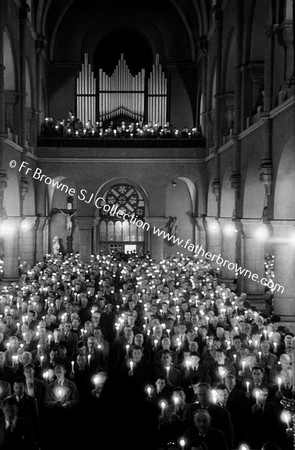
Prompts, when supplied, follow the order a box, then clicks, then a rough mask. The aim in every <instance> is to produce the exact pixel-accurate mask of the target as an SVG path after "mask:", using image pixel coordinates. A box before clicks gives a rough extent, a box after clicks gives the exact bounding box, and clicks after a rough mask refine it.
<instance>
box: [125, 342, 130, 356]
mask: <svg viewBox="0 0 295 450" xmlns="http://www.w3.org/2000/svg"><path fill="white" fill-rule="evenodd" d="M125 348H126V356H128V353H129V348H130V345H129V344H126V346H125Z"/></svg>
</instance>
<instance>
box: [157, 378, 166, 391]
mask: <svg viewBox="0 0 295 450" xmlns="http://www.w3.org/2000/svg"><path fill="white" fill-rule="evenodd" d="M165 384H166V383H165V380H162V378H159V379H158V380H157V381H156V387H157V389H158V391H161V390H162V389H164V387H165Z"/></svg>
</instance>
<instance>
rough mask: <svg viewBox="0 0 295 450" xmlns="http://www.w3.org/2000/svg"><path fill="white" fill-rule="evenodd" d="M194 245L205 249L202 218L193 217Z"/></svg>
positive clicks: (204, 230)
mask: <svg viewBox="0 0 295 450" xmlns="http://www.w3.org/2000/svg"><path fill="white" fill-rule="evenodd" d="M194 219H195V245H201V246H202V247H203V248H206V247H207V241H206V228H205V224H204V219H203V217H195V218H194Z"/></svg>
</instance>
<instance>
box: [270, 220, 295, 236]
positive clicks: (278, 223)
mask: <svg viewBox="0 0 295 450" xmlns="http://www.w3.org/2000/svg"><path fill="white" fill-rule="evenodd" d="M270 224H271V226H272V229H273V234H274V236H275V237H282V238H286V237H287V234H288V233H294V232H295V220H270Z"/></svg>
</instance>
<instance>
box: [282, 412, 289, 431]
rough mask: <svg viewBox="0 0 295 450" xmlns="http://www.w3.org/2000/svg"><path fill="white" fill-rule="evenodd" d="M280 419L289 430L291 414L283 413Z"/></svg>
mask: <svg viewBox="0 0 295 450" xmlns="http://www.w3.org/2000/svg"><path fill="white" fill-rule="evenodd" d="M281 419H282V421H283V422H285V424H286V425H287V428H290V422H291V414H290V413H289V411H283V412H282V415H281Z"/></svg>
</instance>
